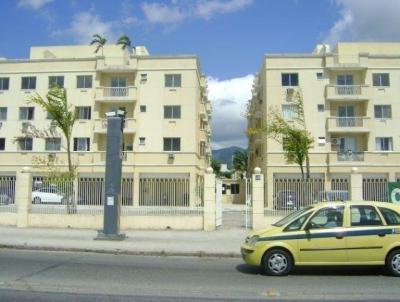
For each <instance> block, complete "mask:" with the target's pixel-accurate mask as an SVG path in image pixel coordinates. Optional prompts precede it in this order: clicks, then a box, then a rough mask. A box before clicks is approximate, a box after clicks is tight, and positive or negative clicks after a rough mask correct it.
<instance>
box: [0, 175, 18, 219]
mask: <svg viewBox="0 0 400 302" xmlns="http://www.w3.org/2000/svg"><path fill="white" fill-rule="evenodd" d="M15 180H16V178H15V176H0V212H11V213H15V212H16V210H17V208H16V205H15Z"/></svg>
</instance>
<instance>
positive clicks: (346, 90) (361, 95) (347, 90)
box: [326, 85, 370, 100]
mask: <svg viewBox="0 0 400 302" xmlns="http://www.w3.org/2000/svg"><path fill="white" fill-rule="evenodd" d="M326 97H327V98H328V99H335V100H338V99H346V100H348V99H354V100H357V99H369V97H370V86H369V85H327V86H326Z"/></svg>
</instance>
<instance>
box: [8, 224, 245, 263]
mask: <svg viewBox="0 0 400 302" xmlns="http://www.w3.org/2000/svg"><path fill="white" fill-rule="evenodd" d="M249 232H250V231H246V230H244V229H228V230H217V231H214V232H203V231H175V230H165V231H150V230H148V231H147V230H146V231H126V232H123V233H125V234H126V235H127V236H128V238H127V239H125V240H124V241H99V240H94V238H95V237H96V236H97V232H96V231H94V230H81V229H38V228H27V229H19V228H15V227H0V248H17V249H37V250H55V251H80V252H97V253H113V254H118V253H120V254H131V255H153V256H155V255H159V256H161V255H166V256H208V257H240V245H241V244H242V242H243V241H244V239H245V237H246V235H247V234H248V233H249Z"/></svg>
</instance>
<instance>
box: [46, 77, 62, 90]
mask: <svg viewBox="0 0 400 302" xmlns="http://www.w3.org/2000/svg"><path fill="white" fill-rule="evenodd" d="M54 86H57V87H60V88H64V77H63V76H51V77H49V88H51V87H54Z"/></svg>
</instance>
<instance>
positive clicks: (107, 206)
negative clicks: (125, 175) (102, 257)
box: [95, 110, 126, 240]
mask: <svg viewBox="0 0 400 302" xmlns="http://www.w3.org/2000/svg"><path fill="white" fill-rule="evenodd" d="M106 116H107V151H106V177H105V198H104V225H103V231H99V232H98V235H97V237H96V238H95V239H97V240H124V239H125V238H126V236H125V234H120V233H119V224H120V211H121V196H120V193H121V177H122V142H123V139H122V138H123V128H124V116H125V113H124V111H121V110H118V111H115V112H108V113H106Z"/></svg>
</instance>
